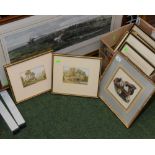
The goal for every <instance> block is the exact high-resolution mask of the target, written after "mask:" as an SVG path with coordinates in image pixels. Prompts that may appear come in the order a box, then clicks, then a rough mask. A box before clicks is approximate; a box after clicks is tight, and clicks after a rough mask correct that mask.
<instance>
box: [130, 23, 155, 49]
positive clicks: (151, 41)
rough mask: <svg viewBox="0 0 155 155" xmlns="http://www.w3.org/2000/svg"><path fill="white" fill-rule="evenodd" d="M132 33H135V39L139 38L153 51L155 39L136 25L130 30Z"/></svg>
mask: <svg viewBox="0 0 155 155" xmlns="http://www.w3.org/2000/svg"><path fill="white" fill-rule="evenodd" d="M131 32H132V33H135V34H136V35H137V37H140V38H141V39H142V40H143V41H144V42H146V43H147V44H148V45H149V46H151V47H152V48H153V49H154V50H155V39H154V38H152V37H151V36H149V35H148V34H147V33H146V32H145V31H144V30H143V29H141V28H140V27H139V26H138V25H136V24H134V25H133V27H132V29H131Z"/></svg>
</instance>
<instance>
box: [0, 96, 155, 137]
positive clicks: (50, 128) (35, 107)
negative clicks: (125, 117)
mask: <svg viewBox="0 0 155 155" xmlns="http://www.w3.org/2000/svg"><path fill="white" fill-rule="evenodd" d="M18 108H19V110H20V112H21V113H22V115H23V116H24V118H25V120H26V122H27V127H26V128H24V129H22V130H21V131H20V132H19V133H17V134H16V135H13V134H12V133H11V132H10V131H9V129H8V127H7V125H6V124H5V122H4V121H3V120H2V118H1V117H0V138H155V96H154V97H153V98H152V99H151V100H150V101H149V103H148V105H147V107H146V108H145V110H143V112H142V113H141V115H140V116H139V117H138V118H137V119H136V121H135V122H134V124H133V125H132V126H131V127H130V128H129V129H127V128H126V127H125V126H124V125H123V124H122V123H121V121H120V120H119V119H118V118H117V117H116V116H115V114H113V113H112V112H111V110H110V109H109V108H108V107H107V106H106V105H105V104H104V103H103V102H101V101H100V100H99V99H92V98H82V97H74V96H61V95H52V94H51V93H46V94H43V95H40V96H38V97H35V98H33V99H30V100H28V101H26V102H23V103H21V104H18Z"/></svg>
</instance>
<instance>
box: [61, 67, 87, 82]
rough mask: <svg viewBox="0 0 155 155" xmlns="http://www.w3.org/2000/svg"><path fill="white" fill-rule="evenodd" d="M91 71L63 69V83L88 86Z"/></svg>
mask: <svg viewBox="0 0 155 155" xmlns="http://www.w3.org/2000/svg"><path fill="white" fill-rule="evenodd" d="M88 77H89V71H88V69H85V68H80V67H79V68H76V67H68V66H64V67H63V82H64V83H71V84H83V85H88Z"/></svg>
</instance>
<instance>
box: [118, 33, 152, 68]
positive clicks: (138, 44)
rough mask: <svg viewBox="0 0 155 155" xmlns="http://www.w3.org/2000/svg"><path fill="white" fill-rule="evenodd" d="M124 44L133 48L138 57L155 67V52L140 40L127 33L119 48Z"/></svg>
mask: <svg viewBox="0 0 155 155" xmlns="http://www.w3.org/2000/svg"><path fill="white" fill-rule="evenodd" d="M124 43H128V44H130V45H132V47H134V49H135V50H136V51H137V53H138V54H139V55H141V56H142V57H144V58H145V59H146V60H148V61H149V62H150V63H151V64H152V65H153V66H154V67H155V61H154V57H155V52H154V51H153V50H152V49H151V48H150V47H149V46H147V45H146V44H144V42H143V41H142V40H140V39H139V38H138V37H137V36H136V35H134V34H132V33H129V34H128V36H127V37H126V39H125V40H124V42H123V43H122V44H121V45H120V48H122V46H123V45H124Z"/></svg>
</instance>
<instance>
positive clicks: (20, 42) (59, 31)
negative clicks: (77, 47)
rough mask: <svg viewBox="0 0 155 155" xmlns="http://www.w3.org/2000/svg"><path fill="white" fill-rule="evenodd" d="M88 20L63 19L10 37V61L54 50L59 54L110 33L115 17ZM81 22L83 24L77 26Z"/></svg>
mask: <svg viewBox="0 0 155 155" xmlns="http://www.w3.org/2000/svg"><path fill="white" fill-rule="evenodd" d="M86 17H87V16H86ZM86 17H85V16H73V17H72V16H63V18H62V19H61V20H62V21H59V22H54V21H53V22H49V23H42V24H39V25H36V26H35V27H32V28H29V29H26V30H24V29H23V30H22V31H19V32H15V33H13V34H10V35H8V36H6V37H5V44H6V47H5V48H6V49H7V51H8V54H9V58H10V61H11V62H14V61H17V60H20V59H25V58H27V57H30V56H32V55H35V54H39V53H42V52H45V51H47V50H51V49H52V50H53V51H57V50H60V49H63V48H66V47H68V46H72V45H74V44H76V43H79V42H82V41H85V40H88V39H90V38H93V37H96V36H98V35H101V34H104V33H106V32H109V31H110V25H111V16H108V15H107V16H106V15H101V16H94V17H93V16H92V17H91V16H90V17H89V18H87V20H86V19H85V21H84V20H82V19H84V18H86ZM77 20H78V21H79V23H76V21H77ZM68 23H70V24H68ZM64 25H67V26H65V27H64Z"/></svg>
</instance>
